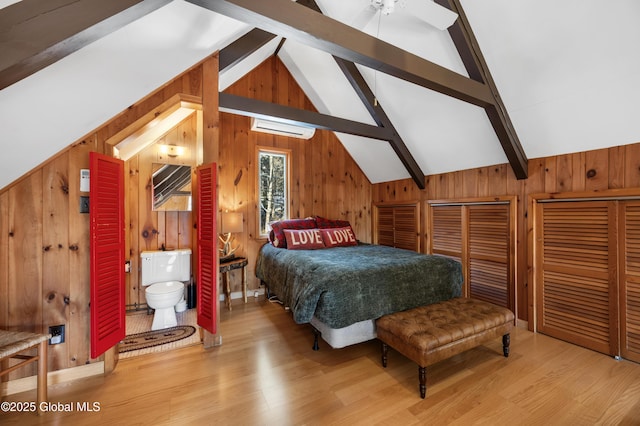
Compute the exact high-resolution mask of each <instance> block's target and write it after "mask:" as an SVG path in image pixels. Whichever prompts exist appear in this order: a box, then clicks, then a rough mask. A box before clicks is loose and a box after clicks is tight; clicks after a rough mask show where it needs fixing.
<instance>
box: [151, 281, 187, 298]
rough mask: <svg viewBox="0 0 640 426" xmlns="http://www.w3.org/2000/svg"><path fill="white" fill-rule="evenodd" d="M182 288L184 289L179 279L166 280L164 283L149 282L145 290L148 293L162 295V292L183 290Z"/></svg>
mask: <svg viewBox="0 0 640 426" xmlns="http://www.w3.org/2000/svg"><path fill="white" fill-rule="evenodd" d="M183 290H184V283H182V282H181V281H167V282H164V283H155V284H151V285H150V286H148V287H147V289H146V290H145V291H146V293H148V294H156V295H162V294H169V293H174V292H176V291H183Z"/></svg>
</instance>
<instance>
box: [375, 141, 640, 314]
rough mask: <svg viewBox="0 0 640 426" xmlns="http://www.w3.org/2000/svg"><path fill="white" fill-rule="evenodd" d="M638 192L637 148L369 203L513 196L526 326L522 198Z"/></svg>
mask: <svg viewBox="0 0 640 426" xmlns="http://www.w3.org/2000/svg"><path fill="white" fill-rule="evenodd" d="M637 187H640V143H636V144H632V145H625V146H616V147H612V148H605V149H599V150H593V151H586V152H577V153H571V154H566V155H558V156H552V157H545V158H537V159H532V160H529V177H528V179H525V180H517V179H516V178H515V176H514V174H513V172H512V171H511V168H510V167H509V166H508V165H506V164H501V165H496V166H490V167H481V168H477V169H471V170H462V171H457V172H452V173H443V174H437V175H430V176H427V187H426V188H425V189H424V190H419V189H418V188H417V187H416V186H415V184H414V183H413V181H412V180H410V179H406V180H401V181H395V182H387V183H381V184H375V185H373V195H372V197H373V202H398V201H411V200H421V201H427V200H429V199H437V200H445V199H449V198H457V199H459V198H474V197H491V196H500V195H515V196H517V198H518V206H517V221H518V223H517V252H516V256H517V260H516V262H517V277H516V292H517V301H516V303H517V304H518V311H519V314H520V319H522V320H525V321H526V320H527V312H528V310H529V308H530V306H529V304H530V301H529V300H528V297H527V293H528V282H527V280H528V276H527V273H528V269H529V268H531V267H532V265H529V264H528V248H527V238H528V234H529V232H530V231H531V230H529V229H527V219H526V218H527V213H528V212H527V209H528V205H527V197H528V195H529V194H539V193H558V192H560V193H562V192H589V191H593V192H594V193H595V192H596V191H602V190H605V189H616V188H637ZM426 210H427V209H426V206H425V208H424V209H422V211H423V217H422V218H421V220H422V224H423V227H422V229H423V230H424V232H423V235H422V238H423V244H422V245H421V246H422V247H427V245H426V241H427V237H428V235H429V234H428V233H429V232H430V230H429V228H428V223H427V220H426Z"/></svg>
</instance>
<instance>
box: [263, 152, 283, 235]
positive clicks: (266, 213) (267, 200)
mask: <svg viewBox="0 0 640 426" xmlns="http://www.w3.org/2000/svg"><path fill="white" fill-rule="evenodd" d="M288 180H289V153H288V152H286V151H277V150H267V149H262V148H259V149H258V194H259V197H260V199H259V202H258V209H259V212H258V213H259V217H260V222H259V226H260V235H261V236H266V235H267V234H268V233H269V231H270V230H271V226H270V225H269V224H270V223H271V222H274V221H277V220H281V219H288V217H289V208H288V204H289V192H288V191H289V182H288Z"/></svg>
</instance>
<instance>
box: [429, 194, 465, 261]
mask: <svg viewBox="0 0 640 426" xmlns="http://www.w3.org/2000/svg"><path fill="white" fill-rule="evenodd" d="M431 252H432V253H433V254H441V255H443V256H447V257H451V258H453V259H456V260H458V261H460V262H462V206H460V205H455V206H448V205H443V206H432V207H431Z"/></svg>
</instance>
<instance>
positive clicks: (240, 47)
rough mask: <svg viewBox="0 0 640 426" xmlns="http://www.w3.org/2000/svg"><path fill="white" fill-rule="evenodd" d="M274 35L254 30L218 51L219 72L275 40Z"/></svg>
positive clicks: (257, 29)
mask: <svg viewBox="0 0 640 426" xmlns="http://www.w3.org/2000/svg"><path fill="white" fill-rule="evenodd" d="M276 37H277V36H276V35H275V34H271V33H268V32H266V31H263V30H261V29H259V28H254V29H253V30H251V31H249V32H248V33H246V34H245V35H243V36H242V37H240V38H239V39H237V40H235V41H234V42H233V43H231V44H229V45H228V46H227V47H225V48H224V49H222V50H220V56H219V57H220V72H221V73H222V72H224V71H226V70H227V69H229V68H231V67H233V66H234V65H236V64H237V63H239V62H242V61H243V60H245V59H246V58H248V57H249V56H251V55H252V54H253V53H254V52H255V51H257V50H258V49H260V48H261V47H262V46H264V45H265V44H267V43H269V42H270V41H271V40H273V39H274V38H276Z"/></svg>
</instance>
